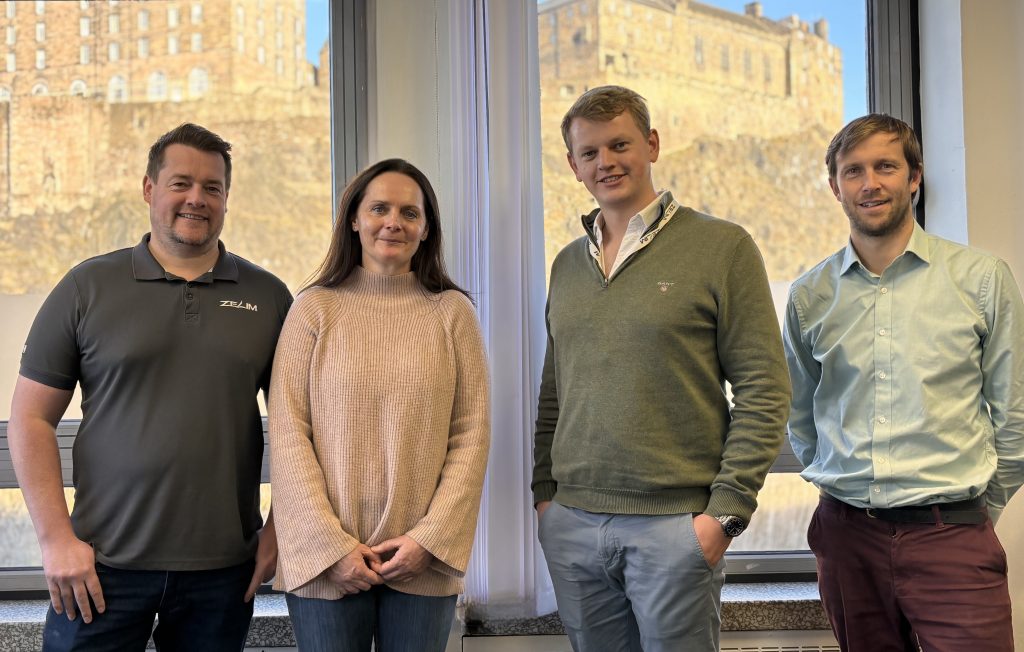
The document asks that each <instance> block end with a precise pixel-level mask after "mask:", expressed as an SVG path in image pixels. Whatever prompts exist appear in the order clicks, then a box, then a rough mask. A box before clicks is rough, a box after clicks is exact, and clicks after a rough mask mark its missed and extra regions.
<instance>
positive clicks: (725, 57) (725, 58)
mask: <svg viewBox="0 0 1024 652" xmlns="http://www.w3.org/2000/svg"><path fill="white" fill-rule="evenodd" d="M722 70H723V71H725V72H729V46H728V45H723V46H722Z"/></svg>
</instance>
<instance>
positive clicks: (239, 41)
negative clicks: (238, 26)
mask: <svg viewBox="0 0 1024 652" xmlns="http://www.w3.org/2000/svg"><path fill="white" fill-rule="evenodd" d="M235 46H236V49H237V50H238V51H239V52H245V37H244V36H242V35H241V34H239V35H238V38H236V39H235Z"/></svg>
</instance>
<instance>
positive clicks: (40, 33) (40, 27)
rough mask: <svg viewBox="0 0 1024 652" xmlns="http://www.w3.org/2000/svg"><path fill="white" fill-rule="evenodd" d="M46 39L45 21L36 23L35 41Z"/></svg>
mask: <svg viewBox="0 0 1024 652" xmlns="http://www.w3.org/2000/svg"><path fill="white" fill-rule="evenodd" d="M45 40H46V23H36V43H42V42H43V41H45Z"/></svg>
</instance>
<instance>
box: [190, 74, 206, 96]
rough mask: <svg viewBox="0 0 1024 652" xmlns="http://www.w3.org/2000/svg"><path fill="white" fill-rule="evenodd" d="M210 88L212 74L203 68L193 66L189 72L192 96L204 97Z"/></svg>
mask: <svg viewBox="0 0 1024 652" xmlns="http://www.w3.org/2000/svg"><path fill="white" fill-rule="evenodd" d="M209 90H210V76H209V74H207V72H206V71H205V70H204V69H202V68H193V69H192V70H191V71H190V72H189V73H188V94H189V96H190V97H202V96H203V95H206V93H207V91H209Z"/></svg>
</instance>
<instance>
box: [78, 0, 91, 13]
mask: <svg viewBox="0 0 1024 652" xmlns="http://www.w3.org/2000/svg"><path fill="white" fill-rule="evenodd" d="M78 8H79V9H81V10H82V11H85V10H86V9H88V8H89V0H78Z"/></svg>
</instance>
